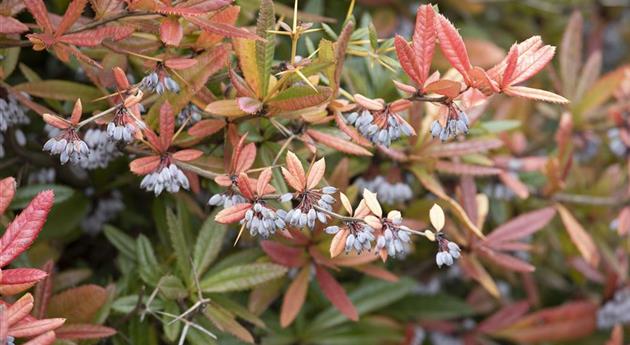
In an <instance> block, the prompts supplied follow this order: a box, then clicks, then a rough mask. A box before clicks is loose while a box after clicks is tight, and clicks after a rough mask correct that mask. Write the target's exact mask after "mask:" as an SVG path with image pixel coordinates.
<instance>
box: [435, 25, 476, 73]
mask: <svg viewBox="0 0 630 345" xmlns="http://www.w3.org/2000/svg"><path fill="white" fill-rule="evenodd" d="M436 28H437V36H438V38H439V39H440V49H441V50H442V54H444V57H445V58H446V59H447V60H448V62H449V63H450V64H451V66H453V68H455V69H456V70H457V71H458V72H459V73H460V74H461V75H462V76H463V77H464V80H465V81H466V84H470V81H471V80H470V77H469V73H468V72H469V71H470V70H471V69H472V66H471V65H470V60H469V59H468V52H467V51H466V46H465V45H464V40H463V39H462V36H460V35H459V32H457V29H455V27H454V26H453V24H451V22H450V21H449V20H448V19H446V17H444V16H443V15H441V14H438V21H437V23H436Z"/></svg>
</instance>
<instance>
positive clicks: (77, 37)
mask: <svg viewBox="0 0 630 345" xmlns="http://www.w3.org/2000/svg"><path fill="white" fill-rule="evenodd" d="M133 31H134V28H133V27H131V26H122V25H116V26H114V25H109V26H102V27H100V28H98V29H94V30H86V31H81V32H77V33H74V34H67V35H63V36H61V37H59V40H58V41H59V42H63V43H68V44H72V45H75V46H80V47H94V46H97V45H99V44H101V43H103V41H104V40H106V39H111V40H112V41H119V40H122V39H124V38H126V37H128V36H129V35H131V34H132V33H133Z"/></svg>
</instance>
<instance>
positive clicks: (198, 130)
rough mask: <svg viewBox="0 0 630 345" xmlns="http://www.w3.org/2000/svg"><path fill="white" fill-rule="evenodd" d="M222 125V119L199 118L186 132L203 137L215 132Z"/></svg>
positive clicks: (223, 125) (221, 127) (223, 123)
mask: <svg viewBox="0 0 630 345" xmlns="http://www.w3.org/2000/svg"><path fill="white" fill-rule="evenodd" d="M223 127H225V121H223V120H201V121H199V122H197V123H195V124H194V125H193V126H192V127H190V129H189V130H188V134H190V135H192V136H193V137H197V138H203V137H208V136H211V135H213V134H214V133H217V132H218V131H220V130H221V129H223Z"/></svg>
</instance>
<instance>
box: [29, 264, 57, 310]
mask: <svg viewBox="0 0 630 345" xmlns="http://www.w3.org/2000/svg"><path fill="white" fill-rule="evenodd" d="M53 266H54V263H53V261H52V260H49V261H48V262H46V263H45V264H44V266H43V267H42V269H43V270H44V272H46V273H47V276H46V277H45V278H44V279H43V280H41V281H40V282H39V283H38V284H37V286H36V287H35V306H34V307H33V316H35V318H38V319H41V318H43V317H44V313H45V312H46V308H47V307H48V302H49V301H50V297H51V296H52V284H53V280H52V270H53Z"/></svg>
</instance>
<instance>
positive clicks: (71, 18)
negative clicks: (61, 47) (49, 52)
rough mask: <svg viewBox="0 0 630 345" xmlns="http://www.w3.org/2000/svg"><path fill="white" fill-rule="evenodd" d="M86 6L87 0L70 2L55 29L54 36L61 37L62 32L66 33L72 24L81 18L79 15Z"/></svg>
mask: <svg viewBox="0 0 630 345" xmlns="http://www.w3.org/2000/svg"><path fill="white" fill-rule="evenodd" d="M85 5H87V0H72V1H70V4H69V5H68V8H67V9H66V13H65V14H64V15H63V18H61V22H60V23H59V25H57V28H56V29H55V36H57V37H59V36H61V35H63V33H64V32H66V31H68V29H70V27H71V26H72V24H74V23H75V22H76V21H77V20H78V19H79V17H81V13H82V12H83V9H84V8H85Z"/></svg>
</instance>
